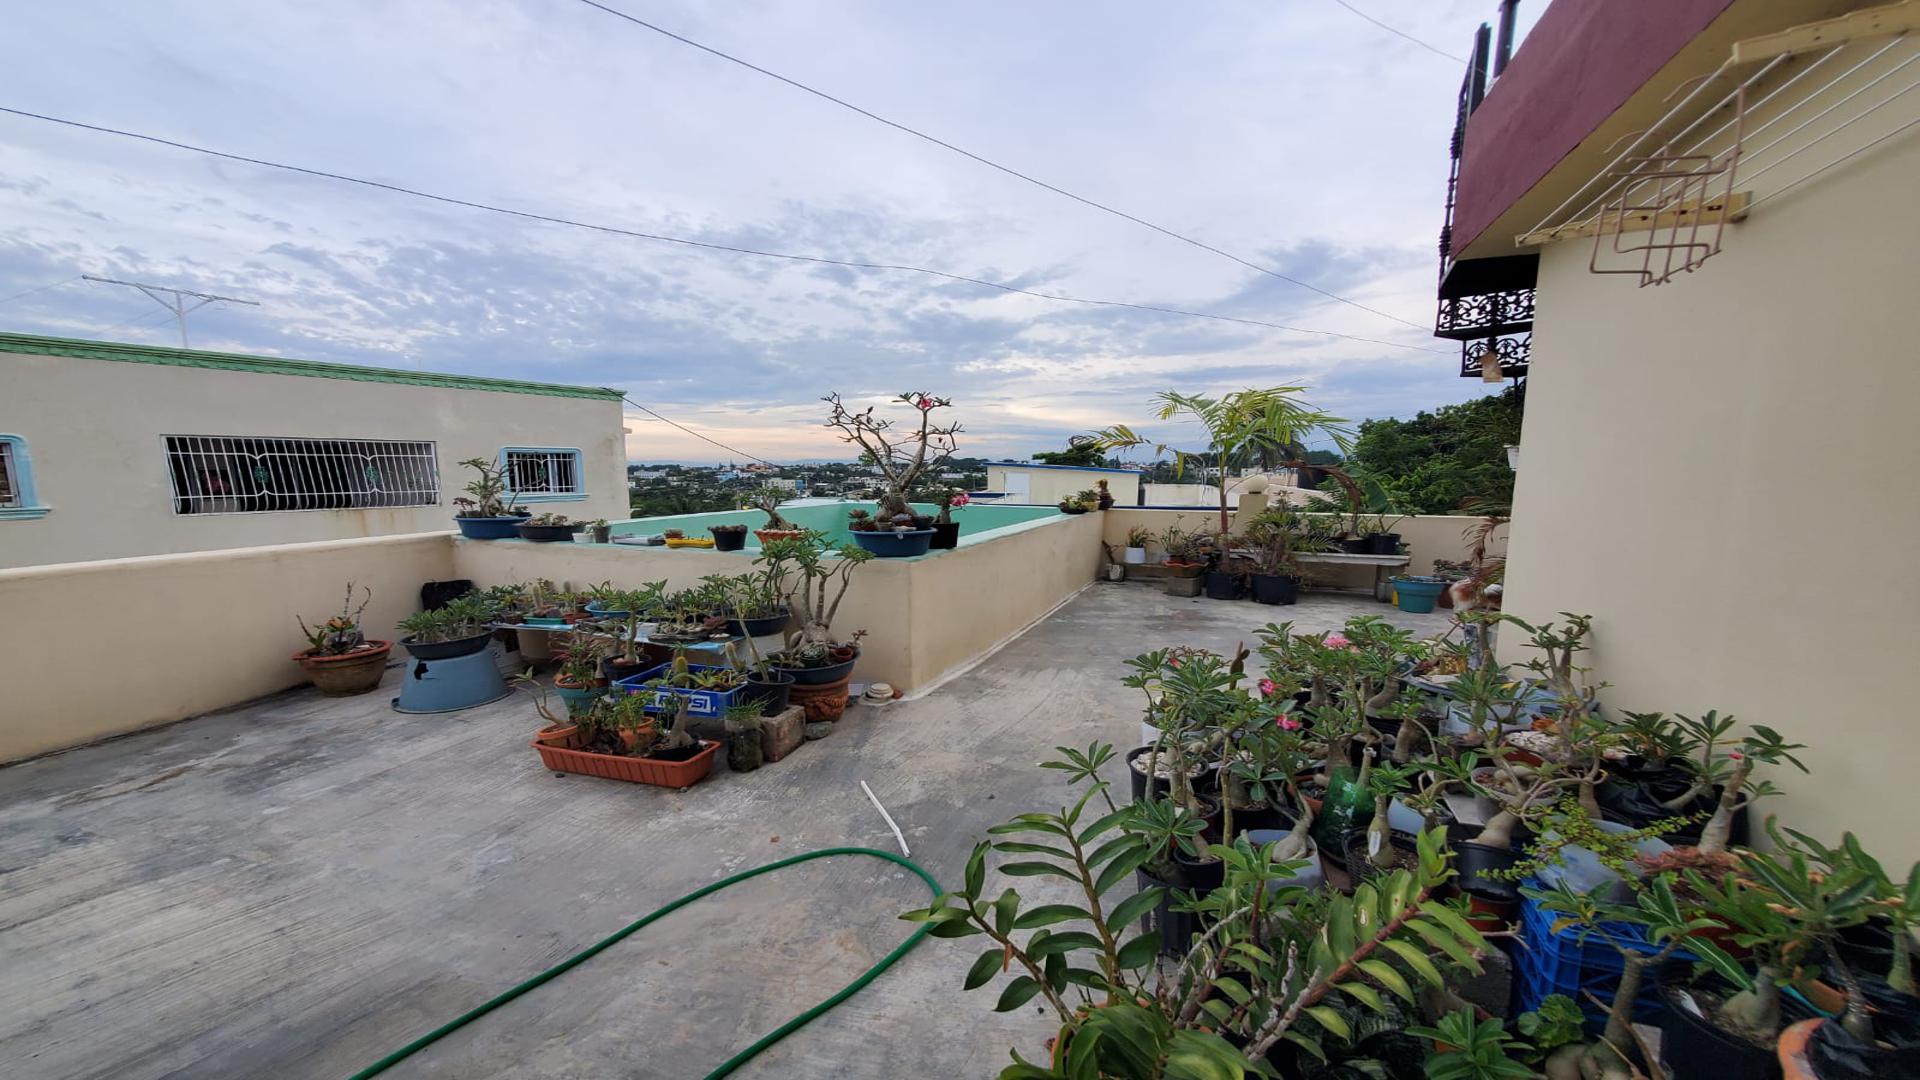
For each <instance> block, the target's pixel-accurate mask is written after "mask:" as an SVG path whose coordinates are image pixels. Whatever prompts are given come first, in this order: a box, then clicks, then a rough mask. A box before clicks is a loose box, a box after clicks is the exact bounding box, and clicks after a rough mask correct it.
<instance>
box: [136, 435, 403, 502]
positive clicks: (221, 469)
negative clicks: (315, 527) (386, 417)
mask: <svg viewBox="0 0 1920 1080" xmlns="http://www.w3.org/2000/svg"><path fill="white" fill-rule="evenodd" d="M166 441H167V467H168V472H169V473H170V474H171V477H172V480H173V512H174V513H176V514H259V513H272V512H275V511H287V510H351V509H358V508H362V507H377V506H431V505H433V504H435V503H437V502H439V501H440V465H439V461H438V460H437V459H436V457H435V455H434V445H433V443H431V442H394V441H389V440H384V439H282V438H272V437H263V436H243V435H168V436H167V437H166Z"/></svg>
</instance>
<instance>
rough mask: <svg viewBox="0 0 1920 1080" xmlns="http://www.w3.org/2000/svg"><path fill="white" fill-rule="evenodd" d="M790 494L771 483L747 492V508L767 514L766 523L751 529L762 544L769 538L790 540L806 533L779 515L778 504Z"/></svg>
mask: <svg viewBox="0 0 1920 1080" xmlns="http://www.w3.org/2000/svg"><path fill="white" fill-rule="evenodd" d="M790 494H792V493H791V492H788V491H785V490H782V489H780V488H777V487H774V486H773V485H771V484H763V485H761V486H760V487H757V488H754V489H753V490H752V491H749V492H747V508H748V509H751V510H758V511H760V512H761V513H763V514H765V515H767V523H766V525H765V526H764V527H762V528H758V529H755V530H754V531H753V535H755V536H757V537H759V538H760V542H761V543H762V544H765V543H766V542H767V541H769V540H790V539H792V538H794V537H797V536H801V535H804V534H805V533H806V530H805V529H802V528H800V527H799V526H798V525H795V524H794V523H793V522H791V521H788V520H787V519H786V518H784V517H782V516H781V515H780V504H781V502H783V501H784V500H785V499H786V498H787V497H788V496H789V495H790Z"/></svg>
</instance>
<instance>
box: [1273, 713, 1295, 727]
mask: <svg viewBox="0 0 1920 1080" xmlns="http://www.w3.org/2000/svg"><path fill="white" fill-rule="evenodd" d="M1273 722H1274V723H1276V724H1279V725H1280V730H1281V731H1299V730H1300V721H1298V720H1295V719H1294V718H1293V717H1291V716H1289V715H1287V714H1286V713H1281V714H1280V715H1279V716H1276V717H1274V718H1273Z"/></svg>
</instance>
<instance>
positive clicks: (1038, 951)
mask: <svg viewBox="0 0 1920 1080" xmlns="http://www.w3.org/2000/svg"><path fill="white" fill-rule="evenodd" d="M1034 937H1035V938H1036V939H1038V940H1034V941H1030V942H1028V943H1027V955H1028V956H1031V957H1034V958H1036V959H1038V958H1039V957H1042V956H1053V955H1055V954H1056V953H1065V952H1071V951H1072V950H1075V949H1098V948H1100V939H1099V938H1097V937H1094V936H1093V935H1092V934H1089V933H1087V932H1086V931H1084V930H1068V931H1065V932H1064V933H1059V934H1048V935H1047V936H1046V937H1045V938H1040V937H1039V935H1038V934H1036V935H1034Z"/></svg>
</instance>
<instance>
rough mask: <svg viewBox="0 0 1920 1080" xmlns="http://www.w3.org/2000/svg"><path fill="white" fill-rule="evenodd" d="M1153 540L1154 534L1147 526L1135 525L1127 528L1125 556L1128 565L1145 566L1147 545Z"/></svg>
mask: <svg viewBox="0 0 1920 1080" xmlns="http://www.w3.org/2000/svg"><path fill="white" fill-rule="evenodd" d="M1152 541H1153V534H1152V533H1150V532H1148V531H1147V530H1146V528H1145V527H1143V526H1140V525H1135V526H1134V527H1133V528H1131V529H1128V530H1127V549H1126V552H1125V558H1126V560H1127V565H1128V566H1144V565H1146V562H1147V545H1148V544H1149V543H1151V542H1152Z"/></svg>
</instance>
